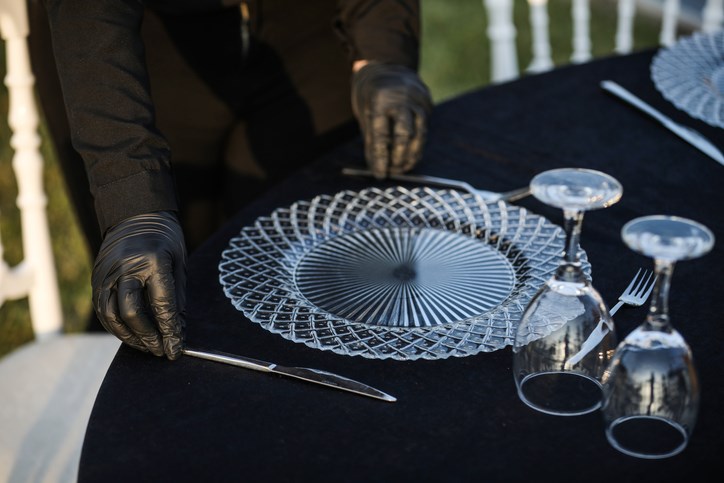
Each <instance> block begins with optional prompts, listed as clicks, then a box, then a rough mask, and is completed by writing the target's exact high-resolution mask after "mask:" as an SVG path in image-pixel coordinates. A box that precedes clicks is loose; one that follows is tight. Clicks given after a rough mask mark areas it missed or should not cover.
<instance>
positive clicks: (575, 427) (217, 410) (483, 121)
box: [80, 52, 724, 482]
mask: <svg viewBox="0 0 724 483" xmlns="http://www.w3.org/2000/svg"><path fill="white" fill-rule="evenodd" d="M651 55H652V52H644V53H640V54H635V55H632V56H627V57H620V58H610V59H604V60H600V61H596V62H593V63H590V64H587V65H585V66H577V67H568V68H562V69H559V70H557V71H554V72H552V73H547V74H542V75H537V76H529V77H526V78H524V79H522V80H520V81H517V82H513V83H509V84H503V85H499V86H494V87H489V88H485V89H482V90H479V91H475V92H471V93H469V94H467V95H463V96H460V97H458V98H456V99H453V100H451V101H448V102H445V103H443V104H441V105H439V106H437V107H436V110H435V112H434V114H433V117H432V125H431V129H430V137H429V141H428V144H427V150H426V153H425V157H424V159H423V162H422V163H421V164H420V165H419V166H418V168H417V169H416V171H417V172H421V173H426V174H433V175H441V176H447V177H454V178H459V179H465V180H467V181H469V182H470V183H471V184H473V185H474V186H478V187H480V188H485V189H491V190H501V191H502V190H508V189H513V188H517V187H520V186H523V185H525V184H527V183H528V181H529V180H530V179H531V177H533V176H534V175H535V174H537V173H539V172H541V171H543V170H546V169H550V168H556V167H573V166H575V167H587V168H593V169H598V170H602V171H604V172H607V173H609V174H611V175H612V176H614V177H616V178H617V179H618V180H619V181H620V182H621V183H622V184H623V186H624V194H623V198H622V200H621V201H620V202H619V203H618V204H616V205H614V206H613V207H611V208H608V209H605V210H599V211H594V212H590V213H587V214H586V217H585V220H584V224H583V235H582V246H583V248H584V249H585V250H586V252H587V254H588V258H589V261H590V262H591V264H592V267H593V270H592V275H593V281H594V285H595V286H596V288H597V289H598V290H599V292H600V293H601V294H602V295H603V296H604V298H605V299H606V300H607V301H608V304H609V306H612V305H613V304H614V303H615V302H616V299H617V297H618V295H619V293H620V292H621V291H622V290H623V288H624V287H625V286H626V285H627V284H628V281H629V279H630V278H631V276H632V275H633V274H634V272H635V271H636V269H637V268H638V267H645V268H650V267H651V266H652V261H651V260H649V259H647V258H645V257H643V256H641V255H637V254H635V253H634V252H632V251H630V250H629V249H628V248H626V246H625V245H624V244H623V242H622V241H621V238H620V230H621V227H622V226H623V225H624V223H626V222H627V221H629V220H630V219H632V218H635V217H637V216H643V215H650V214H670V215H679V216H684V217H688V218H692V219H694V220H697V221H699V222H701V223H704V224H705V225H707V226H708V227H709V228H710V229H711V230H712V231H713V232H714V233H715V235H716V236H717V237H718V240H720V242H719V243H718V244H717V245H715V247H714V249H713V251H712V252H711V253H710V254H708V255H706V256H704V257H702V258H700V259H697V260H692V261H687V262H681V263H679V264H678V265H677V268H676V270H675V273H674V278H673V282H672V289H671V300H670V312H671V317H672V321H673V324H674V326H675V327H676V328H677V329H678V330H679V331H680V332H681V333H682V334H683V335H684V337H685V338H686V340H687V341H688V343H689V344H690V346H691V347H692V350H693V353H694V357H695V363H696V365H697V368H698V373H699V377H700V383H701V406H700V411H699V418H698V422H697V425H696V427H695V429H694V433H693V437H692V439H691V441H690V444H689V446H688V448H687V449H686V450H685V451H684V452H683V453H682V454H680V455H678V456H675V457H672V458H669V459H665V460H657V461H648V460H641V459H636V458H632V457H628V456H625V455H623V454H621V453H619V452H617V451H616V450H614V449H613V448H612V447H610V446H609V444H608V442H607V441H606V438H605V435H604V427H603V422H602V418H601V415H600V414H599V413H598V412H596V413H592V414H588V415H585V416H579V417H555V416H548V415H544V414H541V413H538V412H535V411H533V410H532V409H529V408H528V407H527V406H525V405H524V404H523V403H522V402H520V400H519V399H518V397H517V395H516V390H515V384H514V382H513V378H512V374H511V361H512V353H511V350H510V347H507V348H506V349H503V350H499V351H496V352H492V353H481V354H478V355H475V356H470V357H464V358H451V359H447V360H437V361H407V362H402V361H392V360H385V361H382V360H370V359H364V358H361V357H347V356H341V355H337V354H335V353H331V352H324V351H319V350H315V349H311V348H308V347H306V346H304V345H302V344H296V343H293V342H290V341H287V340H285V339H283V338H282V337H280V336H278V335H274V334H271V333H269V332H267V331H265V330H264V329H262V328H261V327H259V326H258V325H257V324H254V323H252V322H250V321H249V320H248V319H246V318H245V317H244V316H243V315H242V313H241V312H239V311H237V310H236V309H235V308H234V307H233V306H232V305H231V303H230V301H229V300H228V299H227V298H226V297H225V295H224V294H223V292H222V289H221V286H220V284H219V281H218V263H219V260H220V256H221V252H222V250H223V249H224V248H226V246H227V244H228V241H229V239H230V238H231V237H232V236H234V235H236V234H237V232H238V231H239V230H240V229H241V227H242V226H244V225H248V224H251V223H252V222H253V220H254V219H255V218H256V217H257V216H261V215H268V214H269V213H271V211H273V209H275V208H277V207H282V206H287V205H289V204H291V203H292V202H294V201H296V200H298V199H308V198H311V197H313V196H315V195H317V194H321V193H327V194H332V193H335V192H337V191H339V190H342V189H355V190H357V189H362V188H364V187H367V186H370V185H371V184H372V183H373V182H372V181H370V180H367V179H357V178H349V177H342V176H341V175H340V174H339V171H340V169H341V168H342V167H343V166H362V165H363V157H362V145H361V143H360V142H354V143H352V144H350V145H348V146H345V147H344V148H343V149H340V150H338V151H336V152H335V153H333V154H332V155H330V156H328V157H326V158H324V159H322V160H320V162H319V163H318V164H317V165H315V166H314V167H312V168H310V169H306V170H304V171H302V172H300V173H299V174H298V175H296V176H293V177H292V178H290V179H289V180H288V181H286V182H284V183H282V184H281V185H280V186H278V187H277V189H275V190H274V191H273V192H271V193H270V194H269V195H268V196H265V197H263V198H261V199H259V200H258V201H257V202H256V203H255V204H253V205H252V206H249V207H248V209H246V210H244V211H243V212H241V213H239V214H238V216H236V217H235V218H234V219H233V220H232V221H231V222H230V223H228V224H227V225H226V227H225V228H224V229H222V230H221V231H220V232H218V233H217V234H216V235H215V236H214V237H213V238H212V239H210V240H209V241H208V242H207V243H206V244H205V245H203V246H202V247H201V248H200V249H199V250H197V252H196V253H195V254H194V255H193V256H192V258H191V262H190V272H189V294H188V300H189V311H188V337H187V343H188V345H189V346H193V347H197V348H211V349H215V350H221V351H225V352H231V353H237V354H243V355H247V356H250V357H255V358H258V359H262V360H270V361H274V362H277V363H279V364H284V365H293V366H307V367H316V368H320V369H325V370H329V371H333V372H336V373H339V374H343V375H346V376H348V377H351V378H354V379H358V380H360V381H364V382H367V383H369V384H371V385H373V386H375V387H378V388H380V389H382V390H384V391H387V392H389V393H391V394H393V395H395V396H396V397H397V398H398V401H397V402H396V403H394V404H390V403H384V402H379V401H376V400H373V399H369V398H364V397H359V396H356V395H352V394H349V393H345V392H342V391H336V390H332V389H326V388H323V387H320V386H316V385H313V384H308V383H304V382H297V381H294V380H291V379H288V378H282V377H277V376H274V375H268V374H262V373H257V372H253V371H248V370H244V369H239V368H235V367H231V366H226V365H223V364H218V363H213V362H206V361H201V360H198V359H192V358H190V357H183V358H182V359H181V360H179V361H176V362H173V363H171V362H168V361H166V360H162V359H157V358H154V357H152V356H149V355H145V354H142V353H140V352H137V351H134V350H133V349H130V348H126V347H123V348H121V349H120V350H119V352H118V354H117V356H116V358H115V360H114V362H113V364H112V366H111V368H110V370H109V372H108V374H107V376H106V379H105V381H104V383H103V385H102V387H101V390H100V393H99V395H98V398H97V401H96V404H95V407H94V410H93V413H92V416H91V420H90V423H89V426H88V431H87V434H86V440H85V445H84V448H83V454H82V459H81V465H80V481H82V482H92V481H173V480H176V481H335V482H337V481H446V482H448V481H449V482H459V481H465V482H467V481H587V482H594V481H609V482H610V481H617V482H622V481H657V482H664V481H684V480H690V479H691V477H692V476H694V477H695V478H694V479H695V480H697V478H696V476H701V475H704V474H710V475H716V474H721V473H722V471H724V464H723V463H722V458H721V455H722V454H724V447H723V446H724V445H723V444H722V443H723V442H724V431H723V430H724V421H723V417H724V416H723V411H722V410H721V401H724V382H723V381H722V377H721V367H722V366H723V365H724V360H722V352H723V351H722V350H721V348H722V341H724V326H723V324H722V314H723V313H724V301H723V299H722V297H721V295H720V294H721V290H722V288H724V284H722V281H721V279H722V277H721V276H722V261H723V260H724V223H723V221H722V218H723V217H722V215H721V209H722V207H723V206H724V203H723V201H724V195H723V194H722V188H721V187H722V185H723V182H724V166H721V165H719V164H718V163H716V162H715V161H713V160H711V159H710V158H708V157H706V156H705V155H703V154H701V153H700V152H699V151H698V150H696V149H694V148H693V147H691V146H689V145H688V144H687V143H685V142H683V141H681V140H680V139H679V138H678V137H676V136H674V135H673V134H670V133H669V132H668V131H666V130H665V129H664V128H663V127H661V126H660V125H659V124H657V123H656V122H655V121H652V120H650V119H649V118H647V117H646V116H644V115H643V114H640V113H639V112H637V111H636V110H634V109H633V108H631V107H629V106H627V105H625V104H623V103H622V102H621V101H619V100H617V99H615V98H613V97H611V96H610V95H609V94H607V93H605V92H604V91H603V90H601V89H600V88H599V81H600V80H602V79H612V80H615V81H617V82H619V83H620V84H622V85H623V86H624V87H626V88H628V89H629V90H631V91H632V92H634V93H636V94H638V95H639V96H640V97H642V98H644V99H645V100H647V101H649V102H650V103H652V104H653V105H655V106H656V107H658V108H659V109H660V110H662V111H663V112H664V113H666V114H668V115H670V116H672V117H673V118H675V119H676V120H679V121H682V122H685V123H686V124H688V125H690V126H692V127H695V128H697V129H699V130H700V131H701V132H702V133H703V134H705V135H706V136H708V137H709V138H710V139H711V140H712V141H714V142H715V143H716V144H717V145H718V146H719V147H720V148H724V133H723V132H722V130H720V129H715V128H711V127H709V126H707V125H706V124H704V123H701V122H698V121H695V120H694V119H692V118H690V117H689V116H688V115H686V114H685V113H683V112H680V111H677V110H676V109H675V108H674V107H673V106H672V105H671V104H669V103H668V102H666V101H665V100H664V99H663V98H662V97H661V96H660V94H659V93H658V92H657V91H656V90H655V88H654V86H653V84H652V82H651V81H650V77H649V70H648V66H649V63H650V59H651ZM384 185H385V184H384V183H379V184H378V186H384ZM519 204H520V205H523V206H525V207H527V208H528V209H530V210H531V211H533V212H536V213H538V214H541V215H543V216H546V217H547V218H548V219H550V220H552V221H553V222H554V223H557V224H561V222H562V214H561V213H560V211H559V210H557V209H554V208H550V207H547V206H545V205H543V204H542V203H540V202H538V201H536V200H535V199H533V198H528V199H525V200H523V201H521V202H519ZM645 314H646V308H645V307H641V308H632V307H624V308H622V309H621V311H619V313H618V314H617V315H616V317H615V321H616V324H617V331H618V336H619V339H622V338H623V337H624V336H625V335H626V334H628V332H629V331H631V330H632V329H633V328H634V327H635V326H636V325H638V324H639V323H640V322H641V321H642V320H643V318H644V316H645ZM699 481H703V480H699Z"/></svg>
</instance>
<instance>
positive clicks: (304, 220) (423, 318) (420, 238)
mask: <svg viewBox="0 0 724 483" xmlns="http://www.w3.org/2000/svg"><path fill="white" fill-rule="evenodd" d="M564 241H565V235H564V233H563V230H562V229H561V228H560V227H558V226H556V225H554V224H553V223H551V222H550V221H548V220H546V219H545V218H543V217H541V216H539V215H535V214H533V213H530V212H529V211H527V210H526V209H524V208H520V207H517V206H513V205H509V204H506V203H504V202H502V201H501V202H496V203H486V202H485V201H484V200H482V199H481V198H480V197H477V196H475V195H473V194H469V193H463V192H458V191H455V190H436V189H431V188H428V187H423V188H415V189H406V188H403V187H394V188H389V189H386V190H380V189H377V188H369V189H365V190H362V191H359V192H353V191H342V192H340V193H337V194H336V195H334V196H328V195H321V196H318V197H316V198H314V199H312V200H311V201H298V202H296V203H294V204H293V205H291V206H290V207H288V208H279V209H277V210H275V211H274V212H273V213H272V214H271V215H270V216H265V217H261V218H259V219H257V220H256V222H255V223H254V224H253V225H252V226H247V227H244V228H242V230H241V232H240V233H239V235H238V236H236V237H233V238H232V239H231V240H230V242H229V245H228V247H227V248H226V249H225V250H224V251H223V254H222V259H221V261H220V264H219V272H220V274H219V280H220V282H221V285H222V286H223V289H224V293H225V294H226V296H227V297H228V298H229V299H230V300H231V302H232V303H233V305H234V307H236V308H237V309H238V310H239V311H241V312H242V313H243V314H244V315H245V316H246V317H247V318H248V319H249V320H251V321H253V322H256V323H258V324H259V325H261V326H262V327H263V328H264V329H266V330H268V331H270V332H272V333H276V334H279V335H281V336H282V337H284V338H286V339H289V340H291V341H294V342H299V343H303V344H306V345H307V346H309V347H313V348H315V349H322V350H331V351H334V352H336V353H339V354H344V355H352V356H363V357H367V358H375V359H387V358H391V359H397V360H415V359H442V358H447V357H450V356H457V357H462V356H468V355H472V354H477V353H480V352H490V351H494V350H497V349H501V348H503V347H505V346H507V345H510V344H512V342H513V338H514V337H515V330H516V327H517V324H518V321H519V320H520V317H521V315H522V312H523V310H524V309H525V307H526V305H527V303H528V302H529V301H530V299H531V297H532V296H533V295H534V294H535V293H536V291H537V290H538V289H539V288H540V286H541V285H542V284H543V283H544V282H545V281H546V280H548V279H549V278H550V277H551V276H552V274H553V272H554V271H555V268H556V267H557V266H558V263H559V261H560V259H561V254H562V251H563V247H564ZM581 260H582V263H583V265H584V270H585V271H586V273H590V264H589V263H588V261H587V259H586V256H585V252H582V253H581Z"/></svg>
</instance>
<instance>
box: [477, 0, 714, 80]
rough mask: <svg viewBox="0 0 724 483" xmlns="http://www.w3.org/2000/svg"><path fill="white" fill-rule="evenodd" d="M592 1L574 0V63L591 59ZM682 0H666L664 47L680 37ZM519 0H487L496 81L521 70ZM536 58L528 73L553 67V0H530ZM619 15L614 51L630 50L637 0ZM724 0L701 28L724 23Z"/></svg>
mask: <svg viewBox="0 0 724 483" xmlns="http://www.w3.org/2000/svg"><path fill="white" fill-rule="evenodd" d="M589 1H590V0H573V2H572V9H571V22H572V26H573V39H572V44H573V54H572V55H571V59H570V60H571V62H572V63H581V62H587V61H589V60H591V37H590V32H589V25H590V22H591V18H590V17H591V14H590V6H589ZM679 2H680V0H664V3H663V6H662V11H661V33H660V35H659V43H660V45H662V46H667V45H671V44H673V43H674V42H676V31H677V26H678V22H679V15H680V3H679ZM513 3H514V0H483V5H484V7H485V9H486V12H487V18H488V25H487V34H488V39H489V40H490V45H491V66H490V72H491V81H492V82H494V83H499V82H505V81H508V80H512V79H515V78H516V77H518V76H519V75H520V72H519V70H518V55H517V51H516V48H515V37H516V26H515V23H514V21H513ZM528 8H529V9H530V12H529V13H530V29H531V38H532V45H531V51H532V53H533V59H532V61H531V63H530V64H529V65H528V67H527V69H526V72H528V73H536V72H544V71H546V70H549V69H551V68H553V66H554V64H553V58H552V55H551V44H550V39H549V25H548V22H549V20H548V0H528ZM617 11H618V18H617V26H616V39H615V48H614V51H615V52H616V53H619V54H627V53H630V52H631V51H632V48H633V38H634V37H633V31H634V28H633V25H634V22H633V21H634V17H635V15H636V3H635V0H618V6H617ZM723 22H724V0H707V2H706V4H705V7H704V9H703V11H702V22H701V30H702V31H704V32H713V31H715V30H718V29H721V28H722V23H723Z"/></svg>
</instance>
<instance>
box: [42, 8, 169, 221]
mask: <svg viewBox="0 0 724 483" xmlns="http://www.w3.org/2000/svg"><path fill="white" fill-rule="evenodd" d="M46 7H47V11H48V20H49V24H50V30H51V35H52V42H53V51H54V55H55V58H56V63H57V66H58V74H59V78H60V81H61V87H62V91H63V99H64V102H65V106H66V110H67V112H68V121H69V124H70V129H71V139H72V142H73V147H74V148H75V149H76V150H77V151H78V153H79V154H80V155H81V157H82V158H83V161H84V163H85V166H86V171H87V175H88V180H89V183H90V190H91V193H92V194H93V197H94V202H95V207H96V212H97V214H98V222H99V224H100V227H101V230H102V231H103V232H105V230H107V229H108V228H109V227H111V226H113V225H115V224H116V223H118V222H120V221H121V220H123V219H125V218H128V217H129V216H133V215H137V214H141V213H148V212H151V211H160V210H176V209H177V207H178V204H177V199H176V193H175V189H174V185H173V178H172V173H171V167H170V150H169V146H168V144H167V142H166V140H165V139H164V138H163V136H162V135H161V134H160V133H159V132H158V130H157V129H156V127H155V122H154V110H153V103H152V101H151V95H150V88H149V82H148V75H147V71H146V66H145V60H144V50H143V44H142V41H141V36H140V27H141V21H142V18H143V8H144V7H143V5H142V3H141V2H139V1H138V0H46Z"/></svg>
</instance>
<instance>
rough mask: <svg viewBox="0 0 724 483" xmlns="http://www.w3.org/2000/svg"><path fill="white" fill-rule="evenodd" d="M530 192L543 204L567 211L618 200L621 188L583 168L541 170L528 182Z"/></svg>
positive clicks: (601, 174)
mask: <svg viewBox="0 0 724 483" xmlns="http://www.w3.org/2000/svg"><path fill="white" fill-rule="evenodd" d="M530 190H531V193H532V195H533V196H534V197H535V198H537V199H538V200H539V201H542V202H543V203H545V204H547V205H550V206H555V207H556V208H560V209H564V210H565V209H568V210H584V211H590V210H596V209H599V208H606V207H608V206H611V205H613V204H614V203H616V202H617V201H618V200H620V199H621V195H622V194H623V189H622V188H621V184H620V183H619V182H618V181H617V180H616V179H615V178H613V177H611V176H609V175H607V174H605V173H602V172H600V171H594V170H592V169H583V168H560V169H552V170H549V171H544V172H542V173H540V174H538V175H536V176H535V177H534V178H533V179H532V180H531V182H530Z"/></svg>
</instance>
